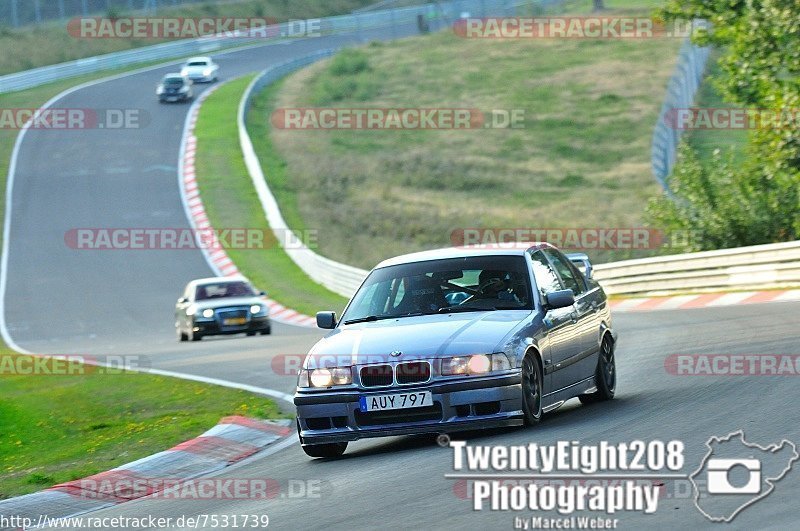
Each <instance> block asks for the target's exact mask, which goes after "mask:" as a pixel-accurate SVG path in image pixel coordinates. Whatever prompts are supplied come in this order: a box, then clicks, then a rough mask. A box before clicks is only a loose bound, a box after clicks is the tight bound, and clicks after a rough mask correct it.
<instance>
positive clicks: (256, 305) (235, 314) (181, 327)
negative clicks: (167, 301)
mask: <svg viewBox="0 0 800 531" xmlns="http://www.w3.org/2000/svg"><path fill="white" fill-rule="evenodd" d="M175 331H176V333H177V336H178V339H179V340H180V341H189V340H191V341H200V340H201V339H203V337H205V336H216V335H230V334H247V335H248V336H254V335H256V334H262V335H266V334H271V333H272V323H271V321H270V318H269V306H267V303H266V300H265V294H264V292H263V291H258V290H256V289H255V288H254V287H253V286H252V284H250V282H248V281H247V280H246V279H244V278H241V277H212V278H201V279H198V280H193V281H191V282H189V283H188V284H187V285H186V288H184V290H183V295H181V297H180V298H179V299H178V302H177V303H176V304H175Z"/></svg>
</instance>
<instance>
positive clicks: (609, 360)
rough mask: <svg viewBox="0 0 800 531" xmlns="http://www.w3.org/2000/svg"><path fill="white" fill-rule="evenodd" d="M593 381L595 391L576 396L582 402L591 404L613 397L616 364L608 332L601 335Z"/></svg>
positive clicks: (615, 382) (615, 386)
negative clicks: (601, 340) (601, 339)
mask: <svg viewBox="0 0 800 531" xmlns="http://www.w3.org/2000/svg"><path fill="white" fill-rule="evenodd" d="M594 383H595V387H597V391H595V392H594V393H591V394H588V395H580V396H579V397H578V399H579V400H580V401H581V403H582V404H593V403H595V402H603V401H605V400H611V399H612V398H614V392H615V391H616V389H617V366H616V362H615V361H614V342H613V341H612V340H611V338H610V337H609V336H608V334H606V335H605V336H603V342H602V343H601V344H600V356H599V357H598V359H597V369H595V373H594Z"/></svg>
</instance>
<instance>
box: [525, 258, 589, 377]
mask: <svg viewBox="0 0 800 531" xmlns="http://www.w3.org/2000/svg"><path fill="white" fill-rule="evenodd" d="M530 259H531V264H532V266H533V275H534V280H535V281H536V287H537V289H538V290H539V293H540V295H541V299H542V301H543V302H544V300H545V297H546V296H547V294H548V293H552V292H554V291H559V290H562V289H566V288H565V287H564V285H563V283H562V281H561V279H560V278H559V276H558V273H556V270H555V268H554V267H553V265H552V263H551V262H550V261H549V260H548V258H547V257H546V256H545V255H544V253H543V252H542V251H535V252H533V253H531V258H530ZM544 322H545V326H546V327H547V347H548V349H549V354H550V356H549V363H548V359H547V358H548V357H547V356H545V366H544V374H545V378H546V379H547V378H549V379H550V386H549V389H550V390H552V391H557V390H559V389H562V388H563V387H566V386H567V385H569V383H570V382H569V377H568V376H567V373H566V371H565V370H564V368H563V366H564V364H565V363H566V362H567V361H568V360H569V359H570V358H572V357H573V356H576V355H577V354H578V353H579V351H580V346H579V344H578V342H577V341H576V322H577V317H576V314H575V308H574V306H568V307H566V308H557V309H546V310H545V316H544Z"/></svg>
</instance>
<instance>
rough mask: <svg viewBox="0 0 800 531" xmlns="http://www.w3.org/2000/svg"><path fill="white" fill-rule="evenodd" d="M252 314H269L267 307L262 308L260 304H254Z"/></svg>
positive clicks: (251, 309)
mask: <svg viewBox="0 0 800 531" xmlns="http://www.w3.org/2000/svg"><path fill="white" fill-rule="evenodd" d="M250 313H252V314H253V315H257V314H262V313H267V307H266V306H261V305H260V304H254V305H252V306H250Z"/></svg>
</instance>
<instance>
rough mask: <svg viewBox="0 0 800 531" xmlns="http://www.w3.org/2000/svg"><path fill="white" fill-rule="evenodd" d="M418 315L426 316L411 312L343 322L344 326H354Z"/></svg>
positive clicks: (372, 316)
mask: <svg viewBox="0 0 800 531" xmlns="http://www.w3.org/2000/svg"><path fill="white" fill-rule="evenodd" d="M420 315H427V314H424V313H422V312H412V313H400V314H395V315H368V316H366V317H358V318H356V319H348V320H347V321H345V322H344V324H346V325H348V324H355V323H369V322H372V321H383V320H386V319H399V318H401V317H419V316H420Z"/></svg>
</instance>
